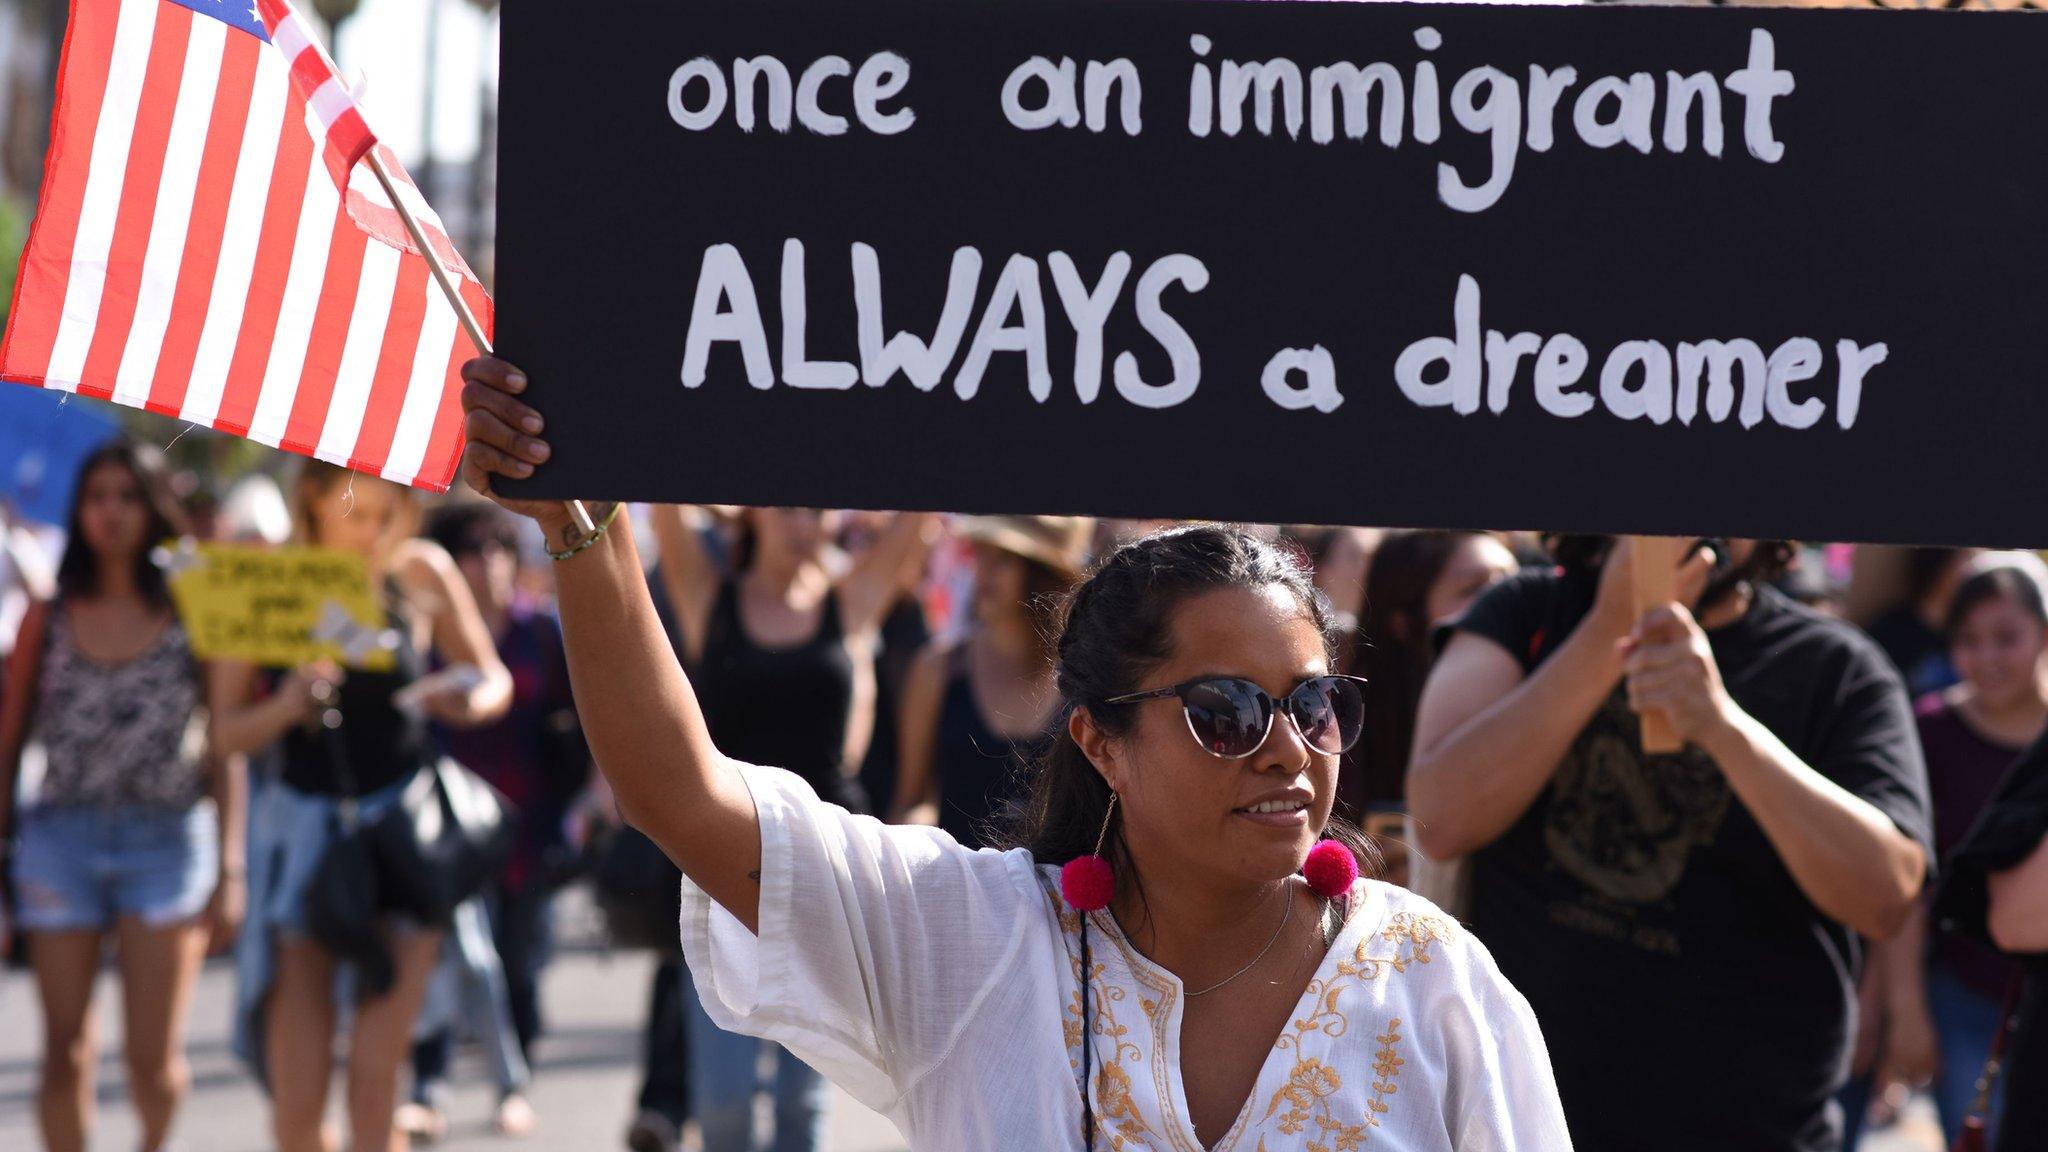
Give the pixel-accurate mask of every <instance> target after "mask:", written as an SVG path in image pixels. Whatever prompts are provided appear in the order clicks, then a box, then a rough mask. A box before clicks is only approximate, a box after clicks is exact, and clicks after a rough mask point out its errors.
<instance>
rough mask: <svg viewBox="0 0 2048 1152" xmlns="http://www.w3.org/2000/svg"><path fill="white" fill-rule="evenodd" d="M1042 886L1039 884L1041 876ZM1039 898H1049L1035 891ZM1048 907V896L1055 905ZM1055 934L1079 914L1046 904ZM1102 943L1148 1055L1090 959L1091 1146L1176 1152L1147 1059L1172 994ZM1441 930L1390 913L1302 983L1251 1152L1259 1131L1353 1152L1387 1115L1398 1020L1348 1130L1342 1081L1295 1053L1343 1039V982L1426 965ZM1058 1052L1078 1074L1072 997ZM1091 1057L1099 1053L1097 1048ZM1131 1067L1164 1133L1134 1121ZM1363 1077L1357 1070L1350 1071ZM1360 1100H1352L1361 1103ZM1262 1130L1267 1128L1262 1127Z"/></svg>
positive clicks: (1445, 933)
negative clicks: (1281, 1071)
mask: <svg viewBox="0 0 2048 1152" xmlns="http://www.w3.org/2000/svg"><path fill="white" fill-rule="evenodd" d="M1041 880H1042V882H1044V881H1043V878H1041ZM1045 887H1046V890H1047V894H1048V896H1052V894H1053V890H1052V887H1051V885H1050V883H1049V882H1046V883H1045ZM1055 899H1056V897H1055ZM1056 907H1058V909H1059V911H1058V916H1059V923H1060V928H1061V929H1062V931H1063V932H1064V933H1065V934H1066V935H1067V936H1068V937H1069V942H1070V943H1072V938H1074V937H1076V936H1078V934H1079V932H1080V929H1081V916H1080V914H1078V913H1074V912H1072V911H1070V910H1068V909H1067V908H1065V907H1064V905H1063V904H1056ZM1102 935H1103V936H1104V937H1105V938H1106V940H1107V942H1108V943H1110V944H1113V945H1114V946H1115V948H1116V949H1117V951H1118V952H1119V953H1121V954H1122V957H1123V959H1124V961H1125V968H1127V969H1128V971H1129V973H1130V976H1131V978H1132V979H1133V980H1135V981H1136V982H1137V984H1138V985H1139V986H1141V988H1142V989H1143V990H1144V991H1146V992H1150V993H1152V995H1138V996H1137V997H1136V999H1137V1001H1138V1006H1139V1008H1140V1009H1141V1010H1142V1011H1143V1013H1144V1015H1145V1018H1146V1020H1147V1022H1148V1023H1149V1024H1150V1026H1151V1032H1152V1042H1153V1047H1154V1049H1155V1051H1154V1052H1153V1053H1151V1054H1150V1055H1148V1054H1147V1052H1146V1051H1145V1049H1144V1048H1143V1047H1142V1046H1141V1045H1140V1044H1139V1043H1137V1042H1136V1039H1137V1038H1136V1037H1134V1036H1133V1035H1132V1033H1131V1030H1130V1028H1129V1027H1128V1026H1126V1025H1125V1024H1123V1023H1122V1022H1121V1021H1119V1020H1118V1019H1117V1013H1116V1008H1117V1006H1118V1005H1120V1004H1123V1003H1125V1002H1126V1001H1127V996H1126V993H1125V990H1124V989H1123V988H1121V987H1118V986H1115V985H1114V984H1111V983H1110V982H1109V981H1108V980H1107V968H1106V965H1104V964H1103V963H1102V962H1101V961H1099V960H1095V959H1094V957H1091V958H1090V959H1091V964H1090V969H1091V971H1089V972H1088V974H1087V976H1086V977H1085V978H1086V979H1088V980H1089V982H1090V1003H1089V1016H1090V1018H1091V1019H1090V1023H1092V1024H1093V1031H1094V1033H1095V1035H1096V1036H1098V1037H1102V1038H1104V1039H1107V1040H1109V1041H1111V1045H1110V1059H1109V1060H1107V1061H1100V1062H1098V1063H1097V1065H1096V1071H1095V1091H1094V1093H1093V1098H1094V1101H1095V1115H1096V1122H1097V1124H1098V1126H1099V1127H1098V1130H1097V1133H1096V1139H1097V1140H1098V1142H1100V1146H1102V1147H1106V1148H1109V1149H1111V1150H1113V1152H1142V1150H1146V1149H1153V1148H1158V1147H1166V1146H1170V1147H1173V1148H1183V1147H1184V1146H1185V1145H1186V1138H1185V1137H1184V1136H1183V1135H1182V1132H1181V1125H1180V1124H1179V1123H1178V1122H1176V1121H1175V1119H1174V1116H1173V1107H1172V1105H1173V1089H1172V1085H1171V1084H1170V1082H1169V1080H1168V1067H1167V1065H1168V1064H1169V1063H1170V1062H1168V1061H1162V1060H1159V1059H1157V1056H1158V1051H1159V1050H1163V1049H1164V1047H1165V1046H1166V1044H1167V1042H1168V1040H1167V1035H1166V1028H1167V1026H1168V1023H1169V1019H1170V1017H1171V1014H1172V1011H1173V1004H1174V999H1175V995H1176V990H1175V988H1174V986H1173V985H1172V984H1171V983H1170V982H1168V983H1157V982H1154V981H1152V980H1149V979H1148V973H1147V972H1146V970H1145V969H1144V968H1143V967H1142V966H1141V965H1140V964H1139V963H1138V961H1137V960H1136V959H1135V958H1134V957H1132V955H1131V954H1130V952H1129V949H1128V948H1127V947H1126V944H1125V942H1124V941H1123V940H1122V939H1121V937H1120V936H1119V935H1118V934H1116V933H1115V932H1113V931H1110V930H1109V929H1107V928H1105V929H1104V930H1103V933H1102ZM1451 935H1452V928H1451V925H1450V923H1449V922H1447V921H1445V920H1443V919H1440V918H1438V917H1435V916H1422V915H1417V914H1415V913H1412V912H1396V913H1394V914H1393V915H1392V916H1390V917H1389V918H1388V919H1387V921H1386V923H1385V924H1384V925H1383V926H1382V927H1381V929H1380V930H1379V931H1378V932H1376V933H1371V934H1368V935H1366V936H1365V937H1364V938H1362V939H1361V940H1360V941H1359V942H1358V944H1357V945H1356V947H1355V948H1354V949H1353V950H1352V953H1351V955H1350V956H1347V957H1340V958H1338V959H1337V962H1336V965H1335V969H1334V971H1332V972H1331V973H1330V975H1329V976H1328V977H1327V978H1323V979H1318V980H1315V981H1312V982H1311V983H1310V984H1309V986H1308V988H1307V990H1306V992H1305V994H1304V1000H1305V1001H1306V1002H1307V1004H1308V1008H1309V1010H1308V1012H1307V1014H1306V1015H1304V1016H1303V1017H1301V1018H1300V1019H1297V1020H1294V1021H1293V1022H1292V1024H1291V1026H1290V1027H1289V1028H1288V1029H1286V1030H1283V1031H1282V1033H1281V1035H1280V1037H1279V1039H1278V1040H1277V1041H1275V1043H1274V1047H1275V1049H1277V1050H1279V1051H1292V1052H1293V1053H1294V1054H1295V1056H1296V1059H1295V1063H1294V1067H1293V1068H1292V1069H1291V1070H1290V1072H1289V1074H1288V1078H1287V1080H1286V1082H1285V1083H1284V1084H1282V1085H1281V1086H1280V1087H1279V1088H1278V1089H1277V1090H1276V1091H1275V1092H1274V1093H1273V1095H1272V1096H1271V1097H1270V1098H1269V1100H1268V1102H1267V1106H1266V1111H1265V1115H1264V1117H1263V1118H1262V1119H1261V1120H1260V1121H1259V1124H1258V1127H1260V1128H1261V1129H1262V1133H1261V1135H1260V1136H1259V1138H1258V1144H1257V1149H1256V1152H1268V1147H1267V1142H1266V1138H1265V1134H1266V1133H1277V1134H1280V1135H1285V1136H1292V1137H1296V1138H1298V1139H1300V1140H1301V1143H1300V1144H1299V1145H1297V1146H1296V1147H1299V1148H1302V1149H1304V1150H1305V1152H1361V1150H1362V1149H1364V1148H1365V1147H1366V1145H1367V1142H1368V1139H1369V1137H1370V1134H1371V1130H1372V1129H1375V1128H1378V1127H1380V1126H1381V1118H1382V1117H1384V1116H1386V1115H1388V1114H1389V1113H1390V1112H1391V1110H1392V1100H1393V1097H1394V1096H1395V1094H1396V1093H1397V1092H1398V1091H1399V1080H1400V1075H1401V1069H1402V1068H1404V1067H1405V1066H1406V1065H1407V1061H1406V1060H1405V1059H1404V1058H1403V1057H1402V1056H1401V1045H1402V1044H1403V1042H1404V1041H1405V1040H1406V1039H1407V1037H1406V1036H1404V1035H1403V1034H1402V1031H1401V1029H1402V1021H1401V1019H1400V1018H1399V1017H1395V1018H1393V1019H1390V1020H1389V1021H1388V1022H1387V1024H1386V1029H1385V1031H1383V1032H1382V1033H1380V1034H1379V1035H1378V1036H1377V1037H1375V1040H1376V1042H1377V1045H1378V1047H1377V1049H1376V1050H1375V1052H1374V1056H1373V1061H1372V1064H1371V1066H1370V1070H1371V1078H1370V1079H1369V1081H1368V1084H1369V1088H1370V1095H1363V1094H1362V1093H1356V1092H1354V1093H1353V1095H1352V1096H1351V1098H1350V1103H1349V1107H1348V1108H1345V1109H1344V1110H1345V1111H1350V1110H1353V1109H1357V1108H1358V1107H1359V1105H1361V1104H1362V1105H1363V1108H1364V1112H1365V1115H1364V1116H1363V1117H1360V1118H1359V1122H1358V1123H1355V1124H1347V1123H1345V1122H1344V1119H1342V1118H1340V1117H1339V1115H1338V1110H1339V1107H1340V1105H1341V1104H1343V1103H1344V1101H1343V1100H1342V1099H1340V1098H1341V1097H1342V1095H1343V1092H1344V1073H1343V1071H1341V1070H1340V1069H1339V1068H1338V1067H1337V1066H1335V1065H1332V1064H1331V1063H1329V1061H1328V1060H1327V1059H1325V1058H1323V1057H1322V1056H1311V1055H1308V1054H1307V1052H1306V1050H1305V1045H1306V1044H1307V1043H1308V1041H1309V1038H1310V1037H1311V1036H1315V1035H1321V1036H1322V1037H1324V1038H1325V1039H1326V1040H1334V1039H1337V1038H1339V1037H1342V1036H1343V1035H1345V1033H1346V1032H1347V1031H1349V1029H1350V1027H1351V1019H1350V1016H1349V1015H1348V1014H1347V1012H1346V1011H1345V1009H1344V1007H1343V1006H1342V996H1343V993H1344V991H1345V990H1346V989H1347V988H1349V987H1350V986H1351V985H1353V984H1358V983H1363V982H1366V981H1372V980H1381V979H1385V978H1388V977H1390V976H1397V975H1405V974H1406V973H1408V972H1409V971H1410V970H1411V969H1413V968H1415V967H1416V966H1418V965H1425V964H1429V963H1431V961H1432V959H1433V958H1434V950H1435V947H1436V946H1437V945H1438V944H1440V943H1443V942H1446V941H1448V940H1450V939H1451ZM1068 960H1069V962H1070V964H1071V965H1072V970H1073V972H1074V974H1075V978H1076V983H1077V985H1078V983H1079V981H1080V980H1081V979H1083V978H1084V977H1083V976H1082V973H1081V961H1080V955H1079V952H1078V949H1077V948H1070V949H1069V952H1068ZM1062 1024H1063V1029H1062V1031H1063V1033H1064V1035H1065V1039H1066V1043H1067V1048H1068V1052H1069V1056H1070V1059H1071V1061H1072V1064H1073V1067H1074V1069H1075V1070H1076V1071H1077V1072H1078V1071H1079V1069H1080V1045H1081V1043H1082V1027H1083V1022H1082V1017H1081V996H1080V992H1079V990H1078V987H1077V989H1076V991H1075V992H1074V993H1073V994H1072V995H1071V996H1069V997H1068V1002H1067V1006H1066V1012H1065V1019H1064V1020H1063V1021H1062ZM1097 1051H1098V1053H1100V1052H1101V1049H1100V1048H1098V1050H1097ZM1133 1065H1135V1067H1136V1068H1138V1069H1145V1068H1147V1067H1148V1066H1150V1067H1151V1071H1152V1072H1153V1073H1154V1078H1155V1079H1156V1080H1157V1081H1158V1083H1157V1084H1155V1085H1154V1088H1155V1090H1156V1091H1157V1093H1158V1097H1157V1100H1156V1101H1154V1102H1148V1103H1147V1104H1146V1105H1145V1106H1146V1107H1151V1106H1154V1105H1156V1106H1158V1107H1161V1108H1164V1109H1165V1115H1163V1116H1162V1117H1161V1119H1162V1120H1163V1121H1164V1129H1163V1130H1161V1131H1155V1130H1153V1129H1152V1128H1151V1127H1150V1126H1149V1125H1148V1124H1147V1123H1146V1121H1145V1119H1144V1117H1143V1116H1142V1114H1141V1113H1140V1101H1139V1100H1138V1099H1137V1097H1136V1096H1134V1095H1133V1092H1132V1080H1131V1075H1132V1066H1133ZM1360 1075H1361V1078H1363V1070H1360ZM1361 1097H1362V1099H1361ZM1254 1107H1255V1105H1250V1104H1248V1105H1247V1106H1246V1108H1245V1110H1244V1112H1243V1113H1242V1114H1240V1115H1239V1117H1238V1122H1237V1124H1236V1125H1235V1126H1234V1127H1233V1128H1232V1129H1231V1130H1230V1132H1228V1133H1226V1134H1225V1135H1224V1137H1223V1138H1222V1139H1221V1140H1219V1141H1218V1142H1217V1145H1216V1147H1217V1149H1218V1150H1219V1152H1220V1150H1223V1149H1228V1148H1232V1147H1235V1146H1236V1142H1237V1139H1238V1138H1239V1137H1240V1136H1242V1135H1244V1134H1245V1131H1244V1130H1245V1128H1246V1127H1247V1125H1248V1124H1249V1122H1250V1121H1251V1120H1252V1117H1253V1116H1254V1115H1255V1113H1254V1111H1253V1109H1254ZM1268 1125H1271V1127H1267V1126H1268Z"/></svg>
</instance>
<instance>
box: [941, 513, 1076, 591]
mask: <svg viewBox="0 0 2048 1152" xmlns="http://www.w3.org/2000/svg"><path fill="white" fill-rule="evenodd" d="M953 531H954V534H955V535H957V536H958V537H960V538H961V539H962V540H968V541H971V542H973V543H977V544H987V545H989V546H990V547H992V548H1000V549H1002V550H1003V551H1005V552H1008V553H1011V554H1012V555H1015V556H1022V557H1023V558H1024V559H1026V560H1032V561H1036V562H1037V563H1040V564H1043V565H1045V566H1047V567H1049V568H1053V569H1056V570H1058V571H1060V572H1063V573H1066V574H1067V575H1069V576H1079V575H1080V574H1081V573H1082V571H1083V570H1084V569H1086V568H1087V566H1088V541H1089V539H1090V537H1092V536H1093V535H1094V531H1095V523H1094V521H1092V520H1091V519H1089V518H1088V517H1086V516H965V517H962V518H961V519H960V520H959V521H957V522H956V523H955V524H954V528H953Z"/></svg>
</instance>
